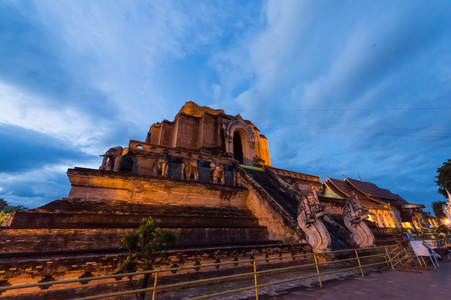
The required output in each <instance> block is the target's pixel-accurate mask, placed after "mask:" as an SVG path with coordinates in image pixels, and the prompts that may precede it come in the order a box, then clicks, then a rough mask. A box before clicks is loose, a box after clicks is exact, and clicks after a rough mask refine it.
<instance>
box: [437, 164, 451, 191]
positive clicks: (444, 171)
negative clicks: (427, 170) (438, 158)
mask: <svg viewBox="0 0 451 300" xmlns="http://www.w3.org/2000/svg"><path fill="white" fill-rule="evenodd" d="M437 173H438V175H437V176H435V178H437V180H436V181H435V183H436V184H437V185H438V186H439V188H438V192H439V194H442V195H443V196H445V197H446V198H448V194H447V193H446V190H445V188H446V189H448V191H449V192H450V193H451V159H448V160H447V161H445V162H444V163H443V165H442V166H441V167H440V168H438V169H437Z"/></svg>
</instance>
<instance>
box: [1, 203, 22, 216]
mask: <svg viewBox="0 0 451 300" xmlns="http://www.w3.org/2000/svg"><path fill="white" fill-rule="evenodd" d="M27 210H28V207H25V206H23V205H18V206H10V205H8V206H6V207H5V208H3V210H2V211H3V212H5V213H7V214H10V213H12V212H13V211H18V212H24V211H27Z"/></svg>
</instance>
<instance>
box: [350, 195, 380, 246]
mask: <svg viewBox="0 0 451 300" xmlns="http://www.w3.org/2000/svg"><path fill="white" fill-rule="evenodd" d="M367 216H368V209H366V208H364V207H363V206H362V205H361V204H360V201H359V199H358V198H357V196H356V194H355V192H354V191H352V192H351V194H350V195H349V198H348V199H347V200H346V203H345V207H344V209H343V222H344V224H345V226H346V228H347V229H348V230H349V231H350V232H351V239H352V242H353V243H354V244H355V245H356V246H358V247H361V248H363V247H372V246H375V244H374V241H375V239H374V235H373V233H372V232H371V230H370V228H369V227H368V225H366V224H365V222H363V220H365V219H366V217H367Z"/></svg>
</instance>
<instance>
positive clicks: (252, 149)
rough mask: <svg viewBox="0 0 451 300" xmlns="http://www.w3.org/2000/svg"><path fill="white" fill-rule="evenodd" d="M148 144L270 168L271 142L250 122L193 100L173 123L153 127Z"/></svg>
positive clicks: (168, 122) (162, 123)
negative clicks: (269, 147)
mask: <svg viewBox="0 0 451 300" xmlns="http://www.w3.org/2000/svg"><path fill="white" fill-rule="evenodd" d="M145 142H146V143H148V144H152V145H157V146H163V147H170V148H179V149H184V150H191V151H200V152H202V153H205V154H210V155H215V156H223V157H230V158H234V159H236V160H237V161H239V163H240V164H245V165H251V166H252V165H254V163H256V164H261V165H266V166H270V165H271V162H270V159H269V152H268V139H267V138H266V137H265V136H264V135H262V134H260V130H258V128H257V127H256V126H255V125H254V124H252V122H251V121H248V120H244V119H243V118H242V117H241V116H240V115H237V116H231V115H227V114H225V113H224V111H223V110H222V109H212V108H209V107H206V106H199V105H197V104H196V103H194V102H192V101H189V102H186V103H185V105H183V107H182V108H181V109H180V111H179V112H178V114H177V115H176V116H175V118H174V121H172V122H170V121H168V120H164V121H163V122H158V123H155V124H153V125H152V126H151V127H150V130H149V132H148V134H147V138H146V140H145Z"/></svg>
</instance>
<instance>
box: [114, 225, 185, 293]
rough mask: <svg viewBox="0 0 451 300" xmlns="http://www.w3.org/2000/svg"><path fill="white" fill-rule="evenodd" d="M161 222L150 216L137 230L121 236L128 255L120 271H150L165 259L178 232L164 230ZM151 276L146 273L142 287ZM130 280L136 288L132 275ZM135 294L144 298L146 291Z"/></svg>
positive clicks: (142, 287) (144, 286)
mask: <svg viewBox="0 0 451 300" xmlns="http://www.w3.org/2000/svg"><path fill="white" fill-rule="evenodd" d="M159 222H160V220H153V219H152V218H151V217H149V218H148V219H144V220H142V221H141V225H140V226H139V228H138V229H137V230H136V231H135V232H133V233H126V234H123V235H122V236H121V245H122V246H121V248H123V249H127V251H128V255H127V259H126V261H125V262H124V265H123V266H122V267H120V268H119V270H118V272H120V273H132V272H137V271H150V270H154V269H155V267H156V266H158V265H159V264H160V263H161V262H162V261H163V259H164V254H165V252H166V248H167V247H168V246H169V245H171V244H173V243H175V242H176V241H177V239H178V233H173V232H170V231H169V230H162V229H161V228H160V227H158V226H157V224H158V223H159ZM150 276H151V275H150V274H144V277H143V279H142V283H141V287H140V288H141V289H144V288H146V287H147V283H148V281H149V278H150ZM129 281H130V285H131V287H132V289H134V290H135V289H136V288H135V286H134V285H133V281H132V277H131V276H129ZM135 295H136V298H137V299H138V300H144V296H145V292H141V293H136V294H135Z"/></svg>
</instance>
